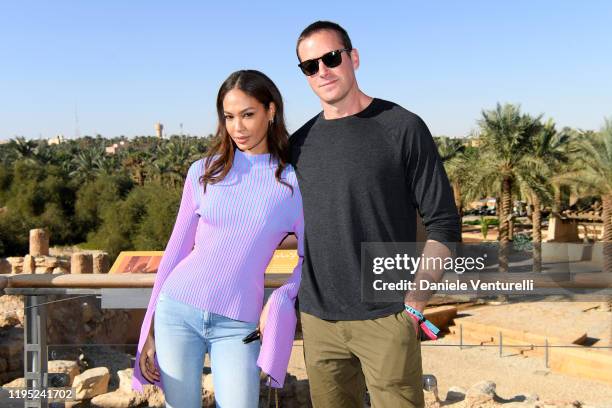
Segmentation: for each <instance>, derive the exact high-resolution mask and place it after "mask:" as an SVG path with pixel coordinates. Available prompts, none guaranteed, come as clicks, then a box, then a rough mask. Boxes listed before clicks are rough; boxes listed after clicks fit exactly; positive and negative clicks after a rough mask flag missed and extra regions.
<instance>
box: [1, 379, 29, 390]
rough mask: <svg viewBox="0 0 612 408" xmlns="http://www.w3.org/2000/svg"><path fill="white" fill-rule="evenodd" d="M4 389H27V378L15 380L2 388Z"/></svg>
mask: <svg viewBox="0 0 612 408" xmlns="http://www.w3.org/2000/svg"><path fill="white" fill-rule="evenodd" d="M2 387H3V388H25V378H23V377H21V378H15V379H14V380H13V381H11V382H8V383H6V384H4V385H3V386H2Z"/></svg>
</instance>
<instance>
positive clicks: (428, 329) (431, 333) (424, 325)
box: [404, 305, 440, 340]
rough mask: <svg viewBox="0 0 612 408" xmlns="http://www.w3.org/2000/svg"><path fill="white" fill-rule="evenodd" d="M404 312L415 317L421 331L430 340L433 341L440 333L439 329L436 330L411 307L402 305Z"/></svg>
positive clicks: (421, 314)
mask: <svg viewBox="0 0 612 408" xmlns="http://www.w3.org/2000/svg"><path fill="white" fill-rule="evenodd" d="M404 308H405V309H406V312H407V313H409V314H411V315H412V316H414V317H416V318H417V320H418V322H417V324H418V325H419V327H420V328H421V329H422V330H423V333H425V335H426V336H427V337H429V338H430V339H431V340H435V339H437V338H438V333H440V329H438V328H437V327H436V326H435V325H434V324H433V323H432V322H430V321H429V320H427V319H426V318H425V316H424V315H423V313H421V312H419V311H418V310H416V309H415V308H414V307H412V306H408V305H404Z"/></svg>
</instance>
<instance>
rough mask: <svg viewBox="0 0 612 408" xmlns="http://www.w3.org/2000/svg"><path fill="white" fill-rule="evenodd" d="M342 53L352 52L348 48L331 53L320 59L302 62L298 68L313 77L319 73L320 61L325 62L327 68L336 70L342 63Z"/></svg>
mask: <svg viewBox="0 0 612 408" xmlns="http://www.w3.org/2000/svg"><path fill="white" fill-rule="evenodd" d="M342 51H346V52H351V50H350V49H348V48H343V49H341V50H335V51H330V52H328V53H327V54H324V55H323V56H321V57H319V58H313V59H309V60H306V61H304V62H301V63H299V64H298V67H300V69H301V70H302V72H303V73H304V75H306V76H311V75H314V74H316V73H317V72H319V60H321V61H323V63H324V64H325V66H326V67H327V68H336V67H337V66H338V65H340V64H341V63H342Z"/></svg>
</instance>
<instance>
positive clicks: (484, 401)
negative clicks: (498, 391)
mask: <svg viewBox="0 0 612 408" xmlns="http://www.w3.org/2000/svg"><path fill="white" fill-rule="evenodd" d="M495 397H496V395H495V383H494V382H493V381H480V382H478V383H476V384H474V385H472V386H471V387H470V389H469V390H468V391H467V393H466V394H465V404H466V406H467V407H472V406H473V407H476V406H478V405H490V404H494V398H495Z"/></svg>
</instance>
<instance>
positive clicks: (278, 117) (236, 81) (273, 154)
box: [200, 69, 293, 191]
mask: <svg viewBox="0 0 612 408" xmlns="http://www.w3.org/2000/svg"><path fill="white" fill-rule="evenodd" d="M232 89H240V90H241V91H242V92H244V93H245V94H247V95H249V96H251V97H253V98H255V99H257V100H258V101H259V102H260V103H261V104H262V105H263V106H264V107H265V108H266V109H269V108H270V103H271V102H274V105H275V106H276V111H275V113H274V120H273V121H272V123H270V125H269V128H268V134H267V135H266V138H267V141H268V150H269V152H270V160H273V159H276V160H277V161H278V167H277V169H276V173H275V176H276V180H277V181H278V182H279V183H281V184H284V185H286V186H288V187H289V188H291V191H293V188H292V187H291V185H289V183H287V182H286V181H284V180H282V179H281V174H282V172H283V170H284V169H285V167H287V162H288V161H289V138H288V136H289V134H288V132H287V127H286V126H285V114H284V110H283V98H282V97H281V94H280V92H279V90H278V88H277V87H276V85H274V82H272V80H271V79H270V78H268V77H267V76H266V75H265V74H263V73H261V72H259V71H255V70H251V69H249V70H241V71H236V72H234V73H232V74H231V75H230V76H229V77H228V78H227V79H226V80H225V81H224V82H223V84H221V88H219V93H218V94H217V115H218V125H217V132H216V134H215V141H214V144H213V146H212V148H211V149H210V150H209V151H208V153H207V155H206V156H207V157H206V171H205V172H204V175H203V176H201V177H200V182H201V183H202V184H203V185H204V191H206V185H207V184H208V183H210V184H215V183H218V182H220V181H221V180H223V179H224V178H225V176H227V173H229V171H230V169H231V168H232V163H233V162H234V149H236V144H235V143H234V141H233V140H232V138H231V137H230V135H229V133H228V131H227V128H226V127H225V114H224V111H223V99H224V98H225V95H227V93H228V92H229V91H231V90H232ZM214 156H217V157H216V158H214V159H213V157H214Z"/></svg>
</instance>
